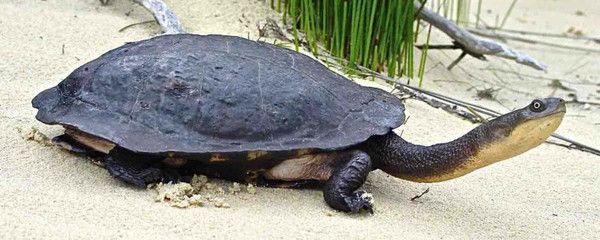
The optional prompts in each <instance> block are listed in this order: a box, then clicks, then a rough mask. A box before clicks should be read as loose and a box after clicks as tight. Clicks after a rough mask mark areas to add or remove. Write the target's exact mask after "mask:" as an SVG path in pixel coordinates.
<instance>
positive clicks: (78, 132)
mask: <svg viewBox="0 0 600 240" xmlns="http://www.w3.org/2000/svg"><path fill="white" fill-rule="evenodd" d="M32 105H33V107H34V108H36V109H38V111H37V115H36V118H37V120H39V121H41V122H42V123H45V124H51V125H55V124H58V125H61V126H62V127H64V134H62V135H59V136H57V137H55V138H54V139H53V142H55V143H56V144H58V145H60V146H62V147H64V148H66V149H67V150H70V151H72V152H74V153H78V154H84V155H87V156H93V157H94V158H95V159H97V160H98V161H99V162H100V164H101V165H103V166H104V167H105V168H106V169H107V170H108V171H109V173H110V174H111V175H112V176H114V177H115V178H117V179H120V180H123V181H125V182H127V183H131V184H133V185H134V186H140V187H144V186H146V184H150V183H155V182H159V181H186V180H189V176H192V175H194V174H204V175H208V176H211V177H216V178H223V179H229V180H233V181H241V182H248V183H254V184H257V185H259V186H271V187H290V188H294V187H304V186H320V187H322V189H323V196H324V200H325V202H326V203H327V204H328V205H329V206H330V207H332V208H333V209H336V210H339V211H344V212H352V213H357V212H364V211H365V210H366V211H367V212H371V213H372V212H373V206H374V204H373V197H372V196H371V194H369V193H367V192H365V191H364V190H361V189H360V188H361V186H362V185H363V183H364V182H365V181H366V179H367V175H368V174H369V173H370V172H371V171H373V170H377V169H380V170H382V171H383V172H385V173H387V174H389V175H392V176H394V177H396V178H400V179H404V180H408V181H414V182H439V181H445V180H449V179H453V178H457V177H460V176H463V175H465V174H467V173H470V172H472V171H474V170H476V169H478V168H482V167H484V166H487V165H490V164H492V163H495V162H498V161H501V160H504V159H508V158H510V157H512V156H515V155H518V154H521V153H523V152H525V151H527V150H529V149H531V148H533V147H536V146H538V145H540V144H541V143H542V142H544V141H545V139H546V138H548V137H549V136H550V135H551V134H552V133H553V132H554V131H555V129H556V128H557V127H558V126H559V125H560V123H561V121H562V119H563V116H564V114H565V111H566V107H565V103H564V101H563V100H562V99H560V98H540V99H535V100H533V101H532V102H531V103H530V104H528V105H527V106H525V107H523V108H521V109H517V110H514V111H512V112H510V113H507V114H505V115H502V116H500V117H497V118H494V119H492V120H490V121H487V122H485V123H483V124H481V125H479V126H477V127H475V128H474V129H473V130H471V131H469V132H468V133H466V134H465V135H463V136H461V137H459V138H457V139H456V140H453V141H450V142H447V143H440V144H434V145H430V146H422V145H416V144H412V143H410V142H408V141H406V140H404V139H403V138H402V137H401V136H399V135H398V134H396V133H394V131H393V130H394V129H395V128H397V127H399V126H400V125H402V124H403V123H404V121H405V113H404V112H405V107H404V105H403V102H402V101H401V100H400V99H399V98H398V97H397V96H395V95H393V94H391V93H389V92H387V91H384V90H381V89H378V88H371V87H365V86H361V85H359V84H357V83H355V82H352V81H350V80H349V79H347V78H345V77H344V76H342V75H340V74H337V73H335V72H333V71H331V70H330V69H328V68H327V67H326V66H324V65H323V64H321V63H320V62H318V61H317V60H315V59H313V58H311V57H309V56H307V55H304V54H302V53H299V52H296V51H293V50H290V49H286V48H283V47H279V46H275V45H272V44H268V43H264V42H257V41H252V40H248V39H244V38H240V37H235V36H224V35H195V34H175V35H162V36H157V37H153V38H150V39H146V40H141V41H137V42H131V43H126V44H125V45H123V46H121V47H118V48H116V49H113V50H110V51H108V52H106V53H105V54H103V55H101V56H100V57H98V58H97V59H95V60H92V61H90V62H88V63H86V64H84V65H82V66H80V67H79V68H77V69H75V70H74V71H73V72H72V73H71V74H70V75H68V76H67V77H66V78H65V79H64V80H62V81H61V82H60V83H59V84H58V85H56V86H55V87H52V88H49V89H47V90H44V91H42V92H41V93H39V94H38V95H37V96H35V97H34V98H33V100H32Z"/></svg>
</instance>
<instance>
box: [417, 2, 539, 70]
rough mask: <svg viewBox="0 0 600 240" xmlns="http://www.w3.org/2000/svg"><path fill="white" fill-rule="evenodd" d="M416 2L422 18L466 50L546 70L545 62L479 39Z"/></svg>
mask: <svg viewBox="0 0 600 240" xmlns="http://www.w3.org/2000/svg"><path fill="white" fill-rule="evenodd" d="M414 2H415V10H416V11H419V10H420V11H419V12H418V13H419V15H418V16H419V17H420V18H421V19H423V20H424V21H426V22H428V23H430V24H431V25H433V26H434V27H436V28H438V29H440V30H441V31H442V32H444V33H446V35H448V36H449V37H450V38H452V39H453V40H454V41H456V42H458V43H459V44H460V45H461V46H462V47H463V48H464V50H465V51H467V52H471V53H475V54H480V55H490V56H496V57H502V58H507V59H511V60H514V61H516V62H517V63H520V64H523V65H527V66H530V67H532V68H535V69H538V70H544V71H545V70H546V68H547V66H546V65H545V64H543V63H541V62H539V61H538V60H536V59H534V58H532V57H530V56H529V55H527V54H524V53H521V52H518V51H516V50H513V49H510V48H509V47H507V46H505V45H503V44H500V43H497V42H494V41H491V40H487V39H479V38H477V37H475V36H473V34H471V33H469V32H468V31H466V30H464V29H462V28H460V27H459V26H458V25H456V24H455V23H454V22H452V21H450V20H448V19H446V18H444V17H442V16H440V15H439V14H437V13H435V12H434V11H431V10H430V9H428V8H426V7H422V6H421V3H420V2H419V1H414Z"/></svg>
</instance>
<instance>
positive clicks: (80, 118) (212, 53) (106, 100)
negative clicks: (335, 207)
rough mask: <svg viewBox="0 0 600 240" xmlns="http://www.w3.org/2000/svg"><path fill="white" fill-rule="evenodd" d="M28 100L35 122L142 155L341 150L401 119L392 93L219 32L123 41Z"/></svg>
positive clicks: (291, 53) (401, 108)
mask: <svg viewBox="0 0 600 240" xmlns="http://www.w3.org/2000/svg"><path fill="white" fill-rule="evenodd" d="M32 103H33V107H35V108H37V109H38V110H39V111H38V113H37V116H36V118H37V119H38V120H39V121H41V122H44V123H47V124H61V125H64V126H68V127H72V128H75V129H79V130H80V131H83V132H86V133H89V134H92V135H94V136H97V137H100V138H103V139H106V140H108V141H111V142H113V143H115V144H117V145H119V146H121V147H123V148H126V149H129V150H131V151H135V152H142V153H166V152H180V153H218V152H242V151H253V150H264V151H285V150H294V149H305V148H314V149H340V148H345V147H348V146H351V145H354V144H357V143H360V142H363V141H365V140H366V139H367V138H369V137H370V136H373V135H383V134H385V133H387V132H389V131H390V129H392V128H395V127H398V126H399V125H401V124H402V122H403V120H404V106H403V105H402V103H401V102H400V100H399V99H398V98H396V97H395V96H393V95H392V94H389V93H387V92H385V91H383V90H380V89H375V88H369V87H363V86H360V85H358V84H356V83H353V82H351V81H349V80H348V79H346V78H344V77H342V76H340V75H338V74H336V73H334V72H332V71H330V70H329V69H327V68H326V67H325V66H324V65H322V64H320V63H319V62H317V61H315V60H313V59H312V58H310V57H308V56H305V55H303V54H300V53H297V52H295V51H292V50H289V49H285V48H280V47H277V46H274V45H271V44H267V43H260V42H255V41H250V40H247V39H244V38H239V37H233V36H220V35H208V36H200V35H192V34H178V35H163V36H159V37H155V38H152V39H148V40H143V41H139V42H134V43H128V44H126V45H124V46H121V47H119V48H116V49H114V50H111V51H109V52H107V53H105V54H104V55H102V56H100V57H99V58H97V59H95V60H93V61H91V62H89V63H86V64H84V65H83V66H81V67H79V68H77V69H76V70H75V71H74V72H73V73H71V74H70V75H69V76H68V77H67V78H66V79H64V80H63V81H62V82H60V83H59V84H58V85H57V86H56V87H53V88H50V89H47V90H45V91H43V92H41V93H40V94H38V95H37V96H36V97H35V98H34V99H33V101H32Z"/></svg>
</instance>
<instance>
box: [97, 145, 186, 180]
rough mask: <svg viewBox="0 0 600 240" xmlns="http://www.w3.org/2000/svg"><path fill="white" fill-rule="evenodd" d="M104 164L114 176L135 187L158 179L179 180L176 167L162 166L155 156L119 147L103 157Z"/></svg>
mask: <svg viewBox="0 0 600 240" xmlns="http://www.w3.org/2000/svg"><path fill="white" fill-rule="evenodd" d="M104 166H105V167H106V169H107V170H108V172H109V173H110V175H112V176H113V177H115V178H118V179H119V180H122V181H124V182H127V183H131V184H133V185H135V186H137V187H146V184H149V183H155V182H160V181H167V182H169V181H174V182H177V181H178V180H179V174H178V172H177V170H176V169H172V168H168V167H166V166H164V165H163V164H162V163H161V162H160V159H156V157H151V156H144V155H140V154H135V153H133V152H130V151H127V150H125V149H121V148H119V147H117V148H115V149H113V150H112V151H111V152H110V154H109V156H107V157H106V158H105V159H104Z"/></svg>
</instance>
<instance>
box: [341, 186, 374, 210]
mask: <svg viewBox="0 0 600 240" xmlns="http://www.w3.org/2000/svg"><path fill="white" fill-rule="evenodd" d="M344 201H345V202H346V204H347V206H348V208H349V209H350V212H352V213H358V212H360V210H362V209H364V210H367V211H368V212H369V213H371V214H373V196H372V195H371V194H370V193H367V192H365V191H356V192H354V193H352V194H350V195H349V196H346V197H344Z"/></svg>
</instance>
